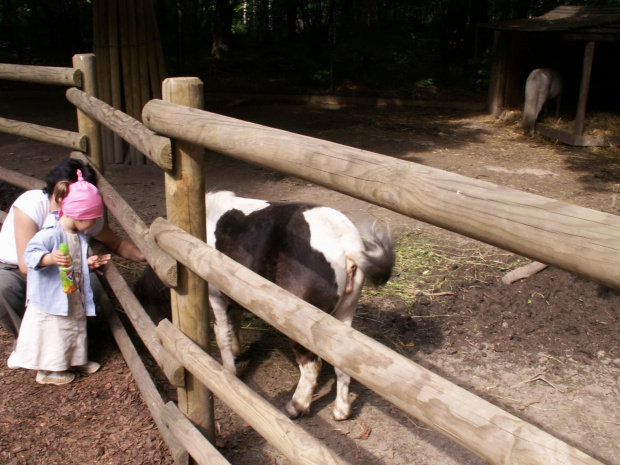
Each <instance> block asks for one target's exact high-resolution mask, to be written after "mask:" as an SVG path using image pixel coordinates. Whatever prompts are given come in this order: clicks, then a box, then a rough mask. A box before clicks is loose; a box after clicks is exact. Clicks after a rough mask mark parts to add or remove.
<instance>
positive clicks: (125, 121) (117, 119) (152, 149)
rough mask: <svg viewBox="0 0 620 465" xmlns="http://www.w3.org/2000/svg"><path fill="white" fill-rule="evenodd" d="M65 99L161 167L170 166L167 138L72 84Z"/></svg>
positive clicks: (167, 167)
mask: <svg viewBox="0 0 620 465" xmlns="http://www.w3.org/2000/svg"><path fill="white" fill-rule="evenodd" d="M66 95H67V99H68V100H69V101H70V102H71V103H73V105H75V106H76V107H77V108H79V109H80V110H82V111H83V112H84V113H86V114H88V115H89V116H91V117H92V118H94V119H96V120H97V121H99V122H100V123H101V124H103V125H104V126H105V127H107V128H108V129H110V130H112V131H114V133H115V134H118V135H119V136H120V137H122V138H123V139H124V140H125V141H126V142H127V143H129V144H131V145H132V146H134V147H135V148H136V149H138V150H139V151H140V152H141V153H142V154H144V155H146V156H147V157H148V158H149V159H150V160H151V161H153V162H154V163H156V164H157V165H158V166H159V167H160V168H162V169H166V170H169V169H172V154H171V148H170V139H168V138H166V137H162V136H158V135H157V134H155V133H154V132H153V131H151V130H149V129H147V128H146V127H145V126H144V125H143V124H142V123H141V122H140V121H138V120H136V119H134V118H132V117H131V116H129V115H126V114H125V113H123V112H122V111H120V110H117V109H115V108H114V107H112V106H110V105H108V104H107V103H105V102H103V101H101V100H99V99H97V98H95V97H93V96H91V95H88V94H86V93H85V92H82V91H81V90H79V89H76V88H75V87H72V88H71V89H67V92H66Z"/></svg>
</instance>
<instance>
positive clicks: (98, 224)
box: [84, 216, 105, 238]
mask: <svg viewBox="0 0 620 465" xmlns="http://www.w3.org/2000/svg"><path fill="white" fill-rule="evenodd" d="M104 224H105V221H104V220H103V216H101V217H99V218H97V219H96V220H95V225H94V226H93V227H92V228H89V229H87V230H86V231H84V234H85V235H86V236H87V237H88V238H91V237H93V236H96V235H97V234H99V233H100V232H101V230H102V229H103V225H104Z"/></svg>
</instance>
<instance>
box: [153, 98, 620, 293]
mask: <svg viewBox="0 0 620 465" xmlns="http://www.w3.org/2000/svg"><path fill="white" fill-rule="evenodd" d="M142 120H143V121H144V123H145V124H146V126H147V127H149V128H150V129H152V130H153V131H155V132H157V133H160V134H163V135H165V136H168V137H172V138H174V139H181V140H185V141H189V142H193V143H195V144H198V145H201V146H203V147H205V148H207V149H210V150H213V151H216V152H220V153H223V154H226V155H229V156H232V157H234V158H237V159H240V160H243V161H246V162H249V163H253V164H256V165H260V166H263V167H267V168H270V169H274V170H277V171H280V172H282V173H286V174H290V175H293V176H297V177H299V178H302V179H306V180H309V181H312V182H314V183H316V184H320V185H322V186H326V187H328V188H330V189H333V190H336V191H340V192H343V193H345V194H349V195H351V196H353V197H356V198H359V199H362V200H366V201H368V202H371V203H374V204H376V205H380V206H382V207H385V208H389V209H391V210H393V211H396V212H398V213H402V214H405V215H407V216H410V217H412V218H416V219H419V220H422V221H425V222H427V223H430V224H434V225H436V226H440V227H442V228H445V229H447V230H450V231H455V232H458V233H460V234H463V235H465V236H469V237H472V238H474V239H478V240H481V241H483V242H486V243H488V244H492V245H495V246H498V247H501V248H503V249H505V250H510V251H512V252H515V253H518V254H520V255H523V256H526V257H529V258H532V259H533V260H536V261H539V262H542V263H546V264H549V265H554V266H557V267H558V268H562V269H564V270H567V271H569V272H572V273H575V274H579V275H581V276H584V277H586V278H588V279H591V280H593V281H596V282H599V283H601V284H604V285H607V286H611V287H615V288H617V289H620V217H618V216H615V215H610V214H607V213H602V212H599V211H595V210H590V209H587V208H582V207H577V206H574V205H570V204H567V203H564V202H560V201H557V200H552V199H549V198H545V197H541V196H538V195H533V194H528V193H526V192H521V191H518V190H515V189H510V188H507V187H502V186H498V185H496V184H491V183H488V182H484V181H479V180H476V179H472V178H467V177H465V176H461V175H458V174H454V173H450V172H447V171H442V170H439V169H436V168H431V167H427V166H423V165H419V164H416V163H412V162H409V161H403V160H398V159H394V158H391V157H388V156H385V155H380V154H377V153H373V152H368V151H365V150H360V149H355V148H352V147H347V146H345V145H340V144H336V143H332V142H328V141H324V140H321V139H315V138H312V137H307V136H301V135H298V134H292V133H289V132H287V131H283V130H279V129H273V128H269V127H265V126H260V125H258V124H253V123H248V122H246V121H240V120H237V119H234V118H229V117H225V116H221V115H217V114H214V113H209V112H206V111H201V110H197V109H192V108H187V107H183V106H180V105H174V104H172V103H168V102H164V101H161V100H152V101H151V102H149V103H148V104H147V105H146V106H145V107H144V110H143V113H142ZM257 141H260V143H257Z"/></svg>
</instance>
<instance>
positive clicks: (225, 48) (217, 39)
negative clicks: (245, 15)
mask: <svg viewBox="0 0 620 465" xmlns="http://www.w3.org/2000/svg"><path fill="white" fill-rule="evenodd" d="M232 20H233V7H232V5H231V4H230V2H229V0H216V1H215V16H214V18H213V45H212V47H211V56H213V58H218V59H219V58H223V57H224V56H225V55H227V54H228V52H230V42H231V40H232Z"/></svg>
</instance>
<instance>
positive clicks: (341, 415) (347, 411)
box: [332, 407, 351, 421]
mask: <svg viewBox="0 0 620 465" xmlns="http://www.w3.org/2000/svg"><path fill="white" fill-rule="evenodd" d="M332 415H333V416H334V420H336V421H343V420H346V419H347V418H349V416H350V415H351V407H344V408H336V407H334V410H332Z"/></svg>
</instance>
